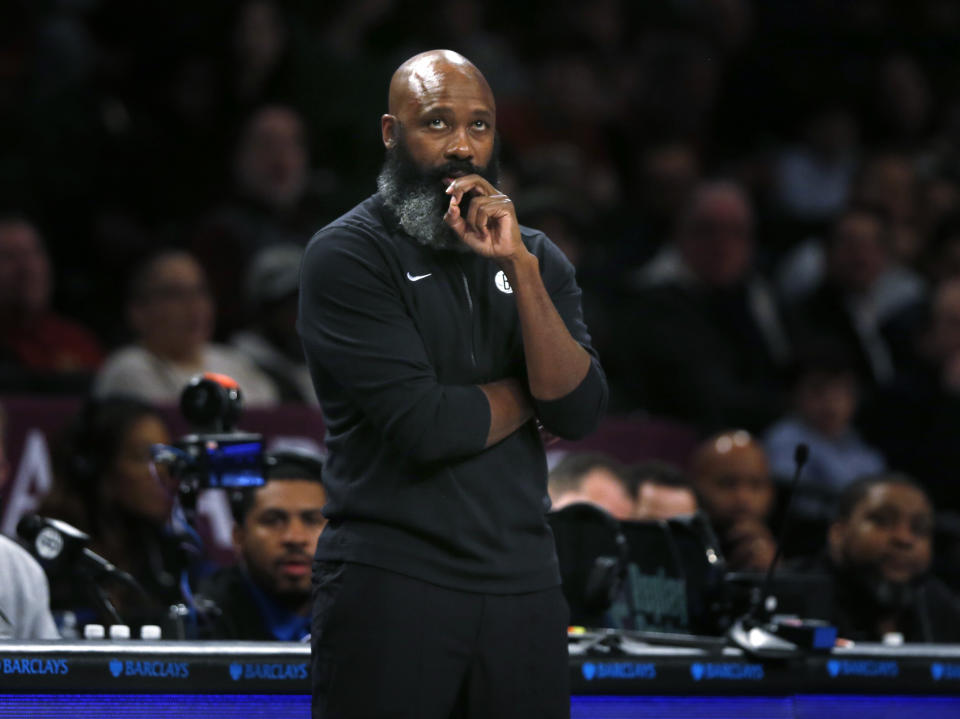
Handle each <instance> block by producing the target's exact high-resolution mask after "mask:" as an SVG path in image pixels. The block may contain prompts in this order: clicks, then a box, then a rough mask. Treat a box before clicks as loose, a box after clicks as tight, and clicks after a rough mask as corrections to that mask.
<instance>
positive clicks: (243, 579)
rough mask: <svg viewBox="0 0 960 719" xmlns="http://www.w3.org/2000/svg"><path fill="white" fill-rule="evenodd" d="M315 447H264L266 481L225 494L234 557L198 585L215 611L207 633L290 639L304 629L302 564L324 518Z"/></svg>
mask: <svg viewBox="0 0 960 719" xmlns="http://www.w3.org/2000/svg"><path fill="white" fill-rule="evenodd" d="M321 468H322V464H321V461H320V458H319V457H317V456H316V455H313V454H309V453H305V452H299V451H282V452H273V453H270V454H269V455H268V470H267V480H268V481H267V483H266V484H264V485H263V486H261V487H257V488H255V489H251V490H245V491H242V492H238V493H237V494H235V495H234V496H232V497H231V502H230V505H231V509H232V510H233V517H234V520H235V522H236V524H235V525H234V529H233V542H234V545H235V546H236V549H237V553H238V555H239V557H240V563H239V564H237V565H236V566H233V567H228V568H226V569H223V570H221V571H219V572H217V573H216V574H214V575H213V576H212V577H211V578H210V579H209V580H208V581H207V582H206V583H203V584H201V587H200V593H201V594H202V595H203V596H204V597H206V598H207V599H210V600H212V601H213V602H214V603H215V604H216V605H217V608H218V610H219V611H215V612H214V613H213V614H214V618H213V621H212V622H211V626H209V627H208V628H207V631H206V632H205V635H206V636H207V638H209V639H255V640H259V639H262V640H270V641H273V640H278V641H298V640H300V639H303V638H304V637H306V636H307V635H309V633H310V606H311V605H310V578H311V572H310V564H311V562H312V560H313V552H314V550H315V549H316V546H317V539H318V538H319V537H320V532H321V531H322V530H323V526H324V525H325V524H326V520H325V519H324V517H323V515H322V514H321V512H320V510H321V508H322V507H323V505H324V504H325V503H326V501H327V497H326V492H325V491H324V489H323V485H322V484H321V483H320V480H321Z"/></svg>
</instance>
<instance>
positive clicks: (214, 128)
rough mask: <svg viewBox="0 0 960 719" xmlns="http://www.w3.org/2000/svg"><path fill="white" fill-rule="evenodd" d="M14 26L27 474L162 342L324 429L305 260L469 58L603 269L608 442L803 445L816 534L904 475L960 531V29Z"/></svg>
mask: <svg viewBox="0 0 960 719" xmlns="http://www.w3.org/2000/svg"><path fill="white" fill-rule="evenodd" d="M0 13H2V14H0V143H2V145H0V147H2V150H0V397H5V398H11V397H14V396H16V400H15V401H14V402H13V406H14V407H15V408H17V413H15V412H11V422H10V427H9V428H8V432H9V433H10V435H11V445H13V452H14V453H16V454H17V455H19V453H21V452H24V453H26V452H27V451H28V450H29V447H28V446H27V445H26V444H25V443H24V442H25V440H24V437H25V433H26V432H27V430H28V429H29V427H30V426H31V425H30V422H31V421H34V420H35V418H34V419H31V418H32V417H33V415H31V414H30V412H31V411H33V410H31V409H30V407H31V405H29V403H27V404H24V397H26V398H28V399H29V398H35V397H39V396H43V397H48V396H49V395H56V396H57V397H59V398H60V399H64V398H67V399H70V400H71V401H72V400H77V401H79V398H81V397H84V396H85V395H87V393H88V392H90V391H91V390H94V391H95V392H98V393H99V394H101V395H106V394H110V393H111V392H113V391H116V390H117V388H119V389H124V387H123V383H122V382H120V381H119V380H117V379H116V377H115V376H114V375H115V373H113V374H111V372H105V371H104V370H103V369H102V367H103V362H104V361H105V360H106V361H107V363H108V364H110V359H109V358H110V357H111V355H112V354H113V353H114V352H117V351H121V348H123V347H125V346H129V345H130V343H134V342H143V343H145V344H147V345H151V346H154V345H155V346H157V347H160V346H161V345H163V343H164V342H167V343H170V342H173V343H174V345H176V344H177V343H178V342H181V341H182V342H184V343H188V342H195V343H196V342H199V343H201V344H202V345H203V346H207V345H206V343H215V344H216V345H217V346H218V347H220V346H226V347H229V348H230V350H231V351H232V352H237V353H239V354H240V355H242V356H243V357H245V358H246V361H248V362H249V363H252V364H254V365H255V366H256V367H257V368H258V370H259V371H260V372H261V374H263V375H266V378H265V382H264V383H263V392H262V394H261V395H260V396H259V400H258V402H257V404H259V405H261V406H263V407H268V408H269V407H275V406H277V405H289V404H300V405H306V406H308V407H309V406H311V405H313V404H315V400H314V399H313V398H312V396H311V391H310V388H309V382H307V383H306V385H305V384H304V376H303V368H302V359H300V358H299V353H300V350H299V345H298V340H297V338H296V336H295V333H294V331H293V329H292V328H293V324H292V323H293V319H294V317H295V306H296V287H297V274H296V268H297V266H298V261H299V260H298V258H299V254H298V253H299V251H300V249H301V248H302V247H303V246H304V245H305V244H306V242H307V241H308V240H309V238H310V237H311V235H312V234H313V233H314V232H315V231H316V230H318V229H319V228H320V227H322V226H323V225H324V224H326V223H327V222H329V221H331V220H333V219H335V218H336V217H338V216H339V215H340V214H342V213H344V212H345V211H347V210H348V209H349V208H351V207H352V206H353V205H354V204H355V203H357V202H358V201H360V200H362V199H363V198H365V197H366V196H368V195H369V194H371V193H372V192H374V191H375V177H376V175H377V172H378V170H379V167H380V163H381V162H382V145H381V142H380V134H379V118H380V115H381V114H382V113H383V112H384V111H385V110H386V91H387V85H388V82H389V78H390V75H391V73H392V72H393V70H394V69H395V68H396V66H397V65H398V64H399V63H400V62H402V61H403V60H404V59H406V58H407V57H409V56H411V55H412V54H414V53H416V52H419V51H422V50H425V49H430V48H434V47H447V48H451V49H454V50H457V51H459V52H461V53H463V54H464V55H466V56H467V57H468V58H470V59H471V60H472V61H473V62H474V63H475V64H476V65H477V66H478V67H479V68H480V70H481V71H482V72H483V73H484V74H485V75H486V77H487V79H488V80H489V82H490V84H491V85H492V87H493V89H494V92H495V95H496V99H497V110H498V117H497V122H498V131H499V133H500V136H501V141H502V166H503V170H504V172H503V181H502V185H503V189H504V190H505V191H506V192H507V193H509V194H510V195H511V197H513V198H514V200H515V203H516V206H517V208H518V212H519V214H520V219H521V221H522V222H524V223H525V224H528V225H531V226H534V227H537V228H539V229H542V230H544V231H545V232H546V233H547V234H548V235H549V236H550V237H551V238H552V239H553V240H554V241H555V242H556V243H557V244H558V245H559V246H560V247H561V248H562V249H563V251H564V252H565V253H566V255H567V256H568V258H569V259H570V261H571V262H572V263H573V264H574V266H575V267H576V269H577V273H578V280H579V282H580V285H581V287H582V289H583V292H584V299H583V305H584V312H585V314H586V317H587V321H588V324H589V326H590V328H591V332H592V334H593V336H594V342H595V345H596V347H597V349H598V350H599V352H600V356H601V360H602V362H603V365H604V367H605V369H606V371H607V373H608V375H609V380H610V385H611V417H612V419H611V420H610V421H608V423H607V425H606V428H605V431H604V432H602V433H601V438H600V440H597V442H598V443H599V444H596V443H595V444H594V445H593V448H595V449H602V450H604V451H607V452H609V453H610V454H613V455H616V456H618V457H619V459H621V460H623V461H625V462H626V461H635V460H638V459H666V460H670V461H672V462H674V463H676V464H677V465H678V466H681V467H685V466H686V463H687V460H688V459H689V457H690V453H691V452H692V450H693V448H694V446H695V444H696V443H697V442H698V441H699V440H700V439H702V438H704V437H708V436H710V435H711V434H713V433H715V432H719V431H722V430H727V429H734V428H738V429H745V430H748V431H749V432H751V433H752V434H753V435H755V436H757V437H759V438H762V440H763V444H764V448H765V451H766V452H767V453H768V456H769V461H770V468H771V473H772V474H773V475H774V476H775V478H785V477H788V476H789V475H790V473H791V472H792V459H791V458H792V456H793V450H794V447H795V444H796V442H797V441H805V442H807V443H808V444H810V445H811V449H812V453H811V463H812V464H811V468H812V467H813V465H814V464H815V463H816V461H817V459H818V458H820V459H823V460H824V465H825V466H823V467H821V468H819V469H818V470H817V472H819V474H817V477H818V478H817V479H815V480H812V482H813V485H814V489H815V490H816V491H811V498H810V499H809V502H808V504H807V508H808V513H809V515H810V516H812V517H819V518H821V519H822V518H824V517H825V516H826V510H825V509H824V507H825V506H826V505H828V504H829V497H830V496H833V494H831V493H835V492H837V491H839V490H840V489H841V488H842V487H843V486H844V485H845V484H847V483H849V482H850V481H852V480H853V479H854V478H855V477H856V476H858V475H859V474H861V473H864V472H867V471H874V472H876V471H880V470H881V469H885V468H886V469H891V470H896V471H902V472H906V473H908V474H910V475H911V476H913V477H915V478H917V479H918V480H919V481H920V482H921V483H922V484H923V486H924V487H925V489H926V490H927V492H928V493H929V494H930V495H931V496H932V498H933V501H934V503H935V506H936V508H937V509H938V510H939V511H940V512H941V513H944V512H945V514H944V515H943V516H944V517H945V518H946V519H945V522H946V524H941V526H947V527H949V526H951V525H950V522H951V521H953V520H951V518H950V514H949V512H950V510H957V509H960V493H958V491H957V476H958V472H960V442H957V441H956V436H957V431H958V429H960V90H958V88H960V45H958V43H957V42H956V38H957V37H958V36H960V4H957V3H955V2H953V1H952V0H915V2H912V3H909V4H905V3H900V2H893V1H892V0H886V1H885V0H851V1H850V2H843V3H836V2H831V1H828V0H807V1H806V2H803V3H787V2H760V1H753V2H751V1H750V0H662V1H658V2H639V3H637V2H632V3H631V2H621V1H618V0H594V1H593V2H590V3H583V2H578V1H573V0H552V1H551V2H549V3H548V2H544V1H542V0H532V1H531V2H528V3H515V2H504V1H503V0H486V1H485V2H480V1H479V0H448V1H447V2H444V3H432V2H425V1H416V0H414V1H410V2H403V3H400V2H396V1H394V0H350V1H349V2H344V1H342V0H337V1H332V2H308V1H307V0H290V1H289V2H271V1H269V0H245V1H239V0H237V1H229V2H227V1H225V0H222V1H215V0H210V1H208V2H203V3H196V2H185V1H184V0H164V2H156V1H154V0H143V1H141V2H136V3H130V2H122V1H120V0H6V1H5V2H4V3H3V5H2V10H0ZM161 249H162V250H163V251H164V253H166V254H165V255H164V257H163V259H161V260H157V259H156V255H157V252H158V251H159V250H161ZM148 258H153V259H152V260H151V261H149V262H146V264H144V263H145V261H146V260H147V259H148ZM164 282H167V283H168V284H166V285H165V284H164ZM170 283H173V284H170ZM178 283H179V284H178ZM145 287H149V288H151V292H150V293H147V292H146V290H145V289H144V288H145ZM157 288H162V289H163V293H166V294H163V293H161V292H160V289H157ZM154 290H155V291H154ZM158 293H159V294H158ZM158 303H159V304H158ZM163 303H166V304H163ZM178 314H183V315H184V319H183V321H182V322H180V324H181V325H182V326H180V327H179V328H177V327H172V328H167V329H168V330H169V332H168V335H169V337H168V336H164V337H156V338H155V337H152V336H149V333H150V332H151V331H153V330H155V329H156V328H157V327H159V326H160V325H162V324H163V322H164V320H165V319H169V318H171V317H174V316H175V315H178ZM171 322H172V324H176V322H173V321H171ZM177 332H180V333H181V335H177V336H175V335H176V333H177ZM171 337H172V338H173V339H170V338H171ZM178 337H180V339H178ZM98 372H99V373H100V375H99V376H98ZM260 379H261V377H258V378H256V379H251V380H249V382H243V381H241V385H242V386H253V385H254V384H257V386H258V387H259V386H260V385H259V384H258V383H259V381H260ZM97 388H99V390H98V389H97ZM126 389H129V388H126ZM174 398H175V395H173V394H168V395H166V396H163V395H158V394H155V395H151V396H147V397H145V399H147V400H149V401H151V402H154V403H157V404H160V405H165V404H170V402H171V401H173V400H174ZM53 406H56V407H58V408H62V407H69V408H70V409H71V410H73V409H76V404H70V403H68V404H67V405H53ZM41 414H43V413H41ZM38 416H39V415H38ZM64 416H65V413H64V412H62V411H61V409H57V411H56V412H52V414H51V411H46V414H44V415H43V417H44V419H42V420H36V422H39V423H40V424H41V425H42V424H45V425H46V426H47V428H48V429H51V427H50V425H52V424H56V422H55V421H54V418H60V419H63V418H64ZM167 420H169V421H172V422H174V423H175V422H176V419H175V417H174V416H173V415H172V414H170V413H168V414H167ZM261 421H263V423H264V424H269V422H268V421H266V420H261ZM631 422H633V424H631ZM315 439H319V438H318V437H317V438H315ZM818 443H820V444H818ZM811 471H812V469H811ZM42 488H43V487H41V489H42ZM818 493H819V494H818ZM824 497H826V498H827V499H824ZM818 502H819V504H818ZM7 525H8V526H10V519H9V517H8V520H7ZM818 531H819V530H818ZM943 556H945V558H946V559H949V557H950V556H951V555H949V554H948V555H943Z"/></svg>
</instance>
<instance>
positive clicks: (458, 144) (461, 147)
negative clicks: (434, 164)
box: [444, 127, 473, 160]
mask: <svg viewBox="0 0 960 719" xmlns="http://www.w3.org/2000/svg"><path fill="white" fill-rule="evenodd" d="M444 155H445V156H446V157H447V158H448V159H457V160H472V159H473V144H472V143H471V142H470V136H469V134H467V129H466V128H465V127H462V128H460V129H459V130H457V131H455V132H454V133H453V136H452V137H451V138H450V142H449V143H448V144H447V147H446V150H445V152H444Z"/></svg>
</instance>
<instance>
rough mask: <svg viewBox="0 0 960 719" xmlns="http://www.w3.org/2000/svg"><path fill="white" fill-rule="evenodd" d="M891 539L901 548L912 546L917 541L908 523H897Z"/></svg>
mask: <svg viewBox="0 0 960 719" xmlns="http://www.w3.org/2000/svg"><path fill="white" fill-rule="evenodd" d="M892 539H893V541H894V542H896V543H897V544H900V545H903V546H913V543H914V542H916V541H917V537H916V535H915V534H914V533H913V529H912V528H911V527H910V524H909V523H908V522H897V524H896V525H895V526H894V528H893V533H892Z"/></svg>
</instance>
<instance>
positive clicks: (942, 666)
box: [930, 662, 960, 682]
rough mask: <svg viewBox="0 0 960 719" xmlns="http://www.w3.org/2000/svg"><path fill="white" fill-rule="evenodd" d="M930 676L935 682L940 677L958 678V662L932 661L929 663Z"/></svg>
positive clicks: (959, 665)
mask: <svg viewBox="0 0 960 719" xmlns="http://www.w3.org/2000/svg"><path fill="white" fill-rule="evenodd" d="M930 676H931V677H933V680H934V681H937V682H938V681H940V680H941V679H960V664H955V663H944V662H934V663H933V664H931V665H930Z"/></svg>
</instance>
